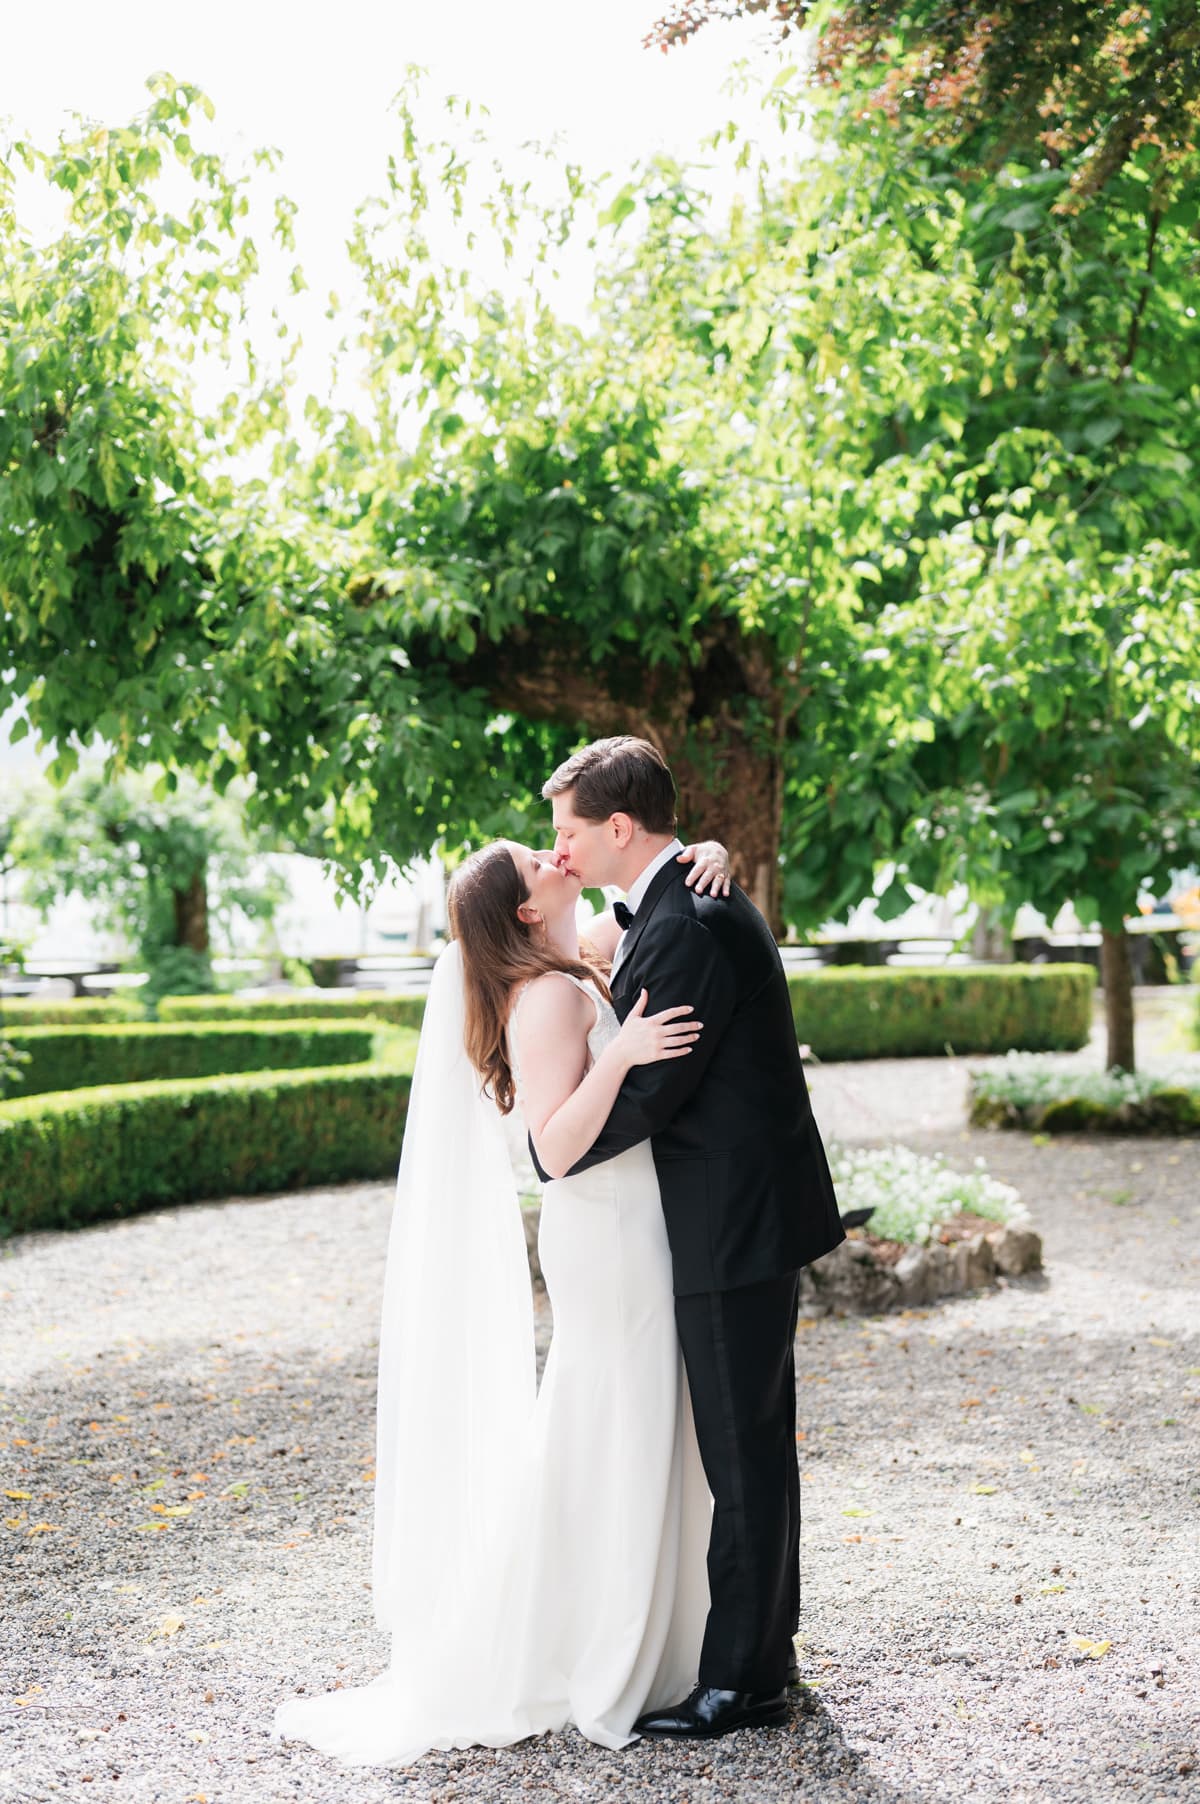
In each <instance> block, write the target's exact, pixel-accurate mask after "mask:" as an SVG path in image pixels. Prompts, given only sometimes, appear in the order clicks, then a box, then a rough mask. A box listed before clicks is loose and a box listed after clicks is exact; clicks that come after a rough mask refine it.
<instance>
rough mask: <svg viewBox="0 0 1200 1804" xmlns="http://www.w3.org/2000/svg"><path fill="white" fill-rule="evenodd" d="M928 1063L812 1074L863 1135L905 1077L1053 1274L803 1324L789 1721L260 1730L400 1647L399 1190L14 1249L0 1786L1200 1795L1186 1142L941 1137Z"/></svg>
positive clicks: (5, 1402)
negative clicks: (391, 1481) (631, 1736)
mask: <svg viewBox="0 0 1200 1804" xmlns="http://www.w3.org/2000/svg"><path fill="white" fill-rule="evenodd" d="M949 1063H950V1062H948V1061H932V1060H930V1061H924V1060H922V1061H911V1060H909V1061H904V1062H902V1063H900V1062H883V1063H879V1064H876V1065H853V1066H836V1067H832V1066H831V1067H827V1068H823V1069H821V1070H818V1071H817V1072H816V1073H815V1074H814V1081H813V1092H814V1098H815V1100H816V1106H817V1111H818V1115H819V1117H820V1119H821V1121H822V1124H823V1126H824V1127H825V1130H826V1132H827V1133H829V1132H833V1133H836V1134H838V1135H839V1136H840V1137H842V1138H847V1139H849V1138H859V1139H862V1140H870V1139H885V1138H887V1137H888V1136H889V1134H891V1133H893V1132H894V1131H895V1127H896V1123H897V1122H898V1121H899V1120H901V1119H904V1118H905V1110H906V1109H907V1117H906V1124H905V1137H906V1138H907V1139H908V1140H909V1142H910V1143H911V1144H913V1145H914V1146H917V1147H918V1148H919V1149H920V1150H922V1151H933V1150H940V1151H943V1152H944V1153H945V1154H946V1155H947V1158H948V1159H949V1160H950V1161H951V1162H952V1163H953V1162H956V1161H960V1160H964V1159H965V1160H968V1161H969V1160H971V1159H973V1158H974V1157H975V1156H976V1155H977V1154H980V1153H981V1154H982V1155H983V1156H984V1157H985V1158H986V1160H987V1163H988V1165H989V1168H990V1169H992V1170H993V1171H995V1173H996V1174H997V1175H998V1176H999V1177H1001V1178H1003V1179H1004V1180H1006V1181H1007V1182H1012V1183H1015V1184H1016V1185H1017V1186H1018V1188H1019V1189H1020V1190H1021V1192H1022V1194H1023V1196H1024V1197H1025V1199H1026V1201H1027V1202H1028V1203H1029V1205H1030V1207H1031V1209H1032V1211H1033V1214H1034V1218H1035V1222H1036V1224H1037V1225H1038V1227H1039V1228H1040V1229H1041V1231H1042V1233H1043V1235H1044V1237H1045V1253H1046V1273H1045V1275H1043V1276H1040V1277H1032V1278H1023V1279H1016V1280H1011V1281H1009V1282H1007V1283H1005V1284H1003V1285H1002V1286H1001V1287H1000V1288H999V1289H997V1290H995V1291H991V1292H988V1293H986V1294H984V1295H980V1296H976V1297H968V1298H964V1299H956V1300H954V1301H951V1302H947V1303H943V1304H940V1305H938V1306H936V1307H934V1308H931V1309H928V1310H919V1311H912V1312H908V1313H906V1314H901V1315H896V1316H887V1317H877V1318H872V1319H862V1318H856V1319H849V1320H838V1319H824V1320H815V1321H811V1322H807V1323H805V1324H804V1325H803V1326H802V1328H801V1332H800V1336H799V1342H798V1349H797V1352H798V1391H799V1424H800V1428H801V1434H802V1438H801V1440H800V1442H799V1445H798V1452H799V1455H800V1460H801V1471H802V1474H803V1489H802V1496H803V1500H804V1534H803V1574H804V1589H803V1610H802V1618H803V1620H802V1644H801V1648H800V1654H801V1671H802V1673H803V1675H804V1676H805V1678H806V1680H808V1682H809V1686H810V1689H809V1690H808V1691H807V1692H804V1693H801V1694H798V1695H797V1697H796V1699H795V1701H794V1704H793V1715H792V1720H791V1723H790V1725H789V1726H788V1728H787V1729H785V1730H781V1731H778V1732H774V1733H772V1732H759V1733H757V1734H751V1733H745V1734H740V1735H735V1736H732V1737H729V1738H727V1739H725V1740H723V1741H720V1742H717V1743H714V1744H711V1745H704V1744H694V1745H692V1746H690V1747H683V1748H669V1747H665V1746H663V1745H662V1744H639V1745H636V1746H634V1747H632V1748H630V1749H628V1750H626V1751H625V1752H623V1753H620V1754H612V1753H609V1752H607V1751H605V1750H602V1749H598V1748H595V1747H593V1746H591V1744H589V1743H588V1742H586V1741H584V1740H583V1739H582V1738H581V1737H580V1736H579V1735H577V1734H576V1733H574V1732H573V1731H568V1732H567V1733H565V1734H563V1735H560V1736H550V1737H544V1738H542V1739H540V1740H537V1741H534V1742H530V1743H525V1744H522V1745H521V1746H519V1747H517V1748H514V1749H508V1750H504V1751H501V1752H492V1751H485V1750H475V1751H472V1752H469V1753H466V1754H452V1755H430V1756H427V1757H426V1758H425V1759H424V1760H423V1761H421V1762H420V1763H419V1764H418V1765H417V1766H416V1767H413V1768H410V1769H408V1770H407V1771H403V1772H387V1771H378V1770H356V1771H354V1772H352V1773H351V1772H348V1771H347V1770H346V1769H344V1768H342V1767H340V1766H339V1765H337V1764H336V1763H335V1762H331V1761H328V1760H325V1759H324V1758H323V1757H321V1756H319V1755H317V1754H315V1753H313V1752H312V1751H311V1750H307V1749H305V1748H303V1747H300V1746H294V1745H291V1744H289V1745H287V1746H277V1745H275V1744H273V1743H272V1742H271V1740H270V1721H271V1713H272V1710H273V1708H274V1706H275V1704H276V1702H277V1701H278V1700H279V1699H280V1698H282V1697H283V1696H285V1695H287V1694H288V1692H290V1691H292V1690H295V1689H300V1688H303V1689H307V1690H313V1689H323V1688H325V1687H327V1686H329V1685H331V1684H333V1683H335V1682H337V1681H338V1680H340V1681H341V1682H342V1683H345V1684H354V1683H361V1682H362V1681H364V1680H365V1679H367V1678H369V1677H371V1676H373V1675H374V1674H375V1673H376V1672H377V1671H378V1670H379V1669H380V1667H381V1666H382V1664H383V1663H384V1660H385V1657H386V1649H385V1643H384V1640H383V1637H382V1636H380V1635H379V1634H378V1633H377V1632H376V1631H375V1629H374V1628H373V1626H372V1623H371V1615H370V1599H369V1595H368V1588H367V1582H368V1577H369V1558H370V1529H371V1463H372V1457H373V1442H374V1381H375V1359H376V1330H377V1311H378V1305H379V1294H380V1285H381V1280H382V1274H383V1261H384V1254H385V1250H386V1238H387V1236H386V1229H387V1220H388V1212H389V1209H390V1204H391V1187H390V1186H388V1185H345V1186H339V1187H337V1188H334V1189H327V1190H319V1191H306V1192H303V1193H301V1194H298V1195H289V1196H268V1197H263V1198H255V1199H245V1200H239V1199H235V1200H232V1201H228V1202H224V1203H219V1204H194V1205H192V1206H190V1207H188V1208H176V1209H167V1210H161V1211H156V1212H154V1213H151V1214H146V1215H142V1216H138V1217H135V1218H132V1219H130V1220H128V1221H123V1222H115V1223H111V1224H105V1225H103V1226H99V1227H93V1228H88V1229H84V1230H81V1231H78V1232H75V1233H70V1234H64V1233H46V1234H32V1235H25V1236H22V1237H19V1238H17V1239H15V1240H12V1241H9V1242H7V1243H4V1244H3V1245H0V1373H2V1374H3V1383H2V1386H0V1477H2V1483H0V1490H4V1491H6V1492H8V1493H10V1495H8V1496H6V1497H4V1498H3V1499H0V1503H2V1504H3V1511H2V1512H0V1550H2V1553H3V1558H4V1565H5V1578H4V1602H5V1609H4V1612H3V1618H2V1621H0V1799H4V1800H14V1801H16V1800H20V1804H42V1801H44V1800H50V1799H54V1800H62V1799H71V1800H74V1799H86V1800H89V1801H94V1800H96V1799H98V1798H102V1797H104V1796H117V1795H119V1796H120V1798H121V1800H122V1804H158V1801H159V1800H170V1801H171V1804H187V1801H188V1800H199V1799H200V1798H201V1797H203V1798H204V1799H206V1800H207V1801H208V1804H262V1801H263V1800H274V1799H298V1800H302V1801H303V1804H341V1801H343V1800H349V1799H353V1800H354V1801H355V1804H377V1801H380V1800H390V1799H397V1798H404V1799H411V1800H422V1801H423V1800H428V1801H429V1804H434V1801H435V1800H436V1801H437V1804H448V1801H450V1800H468V1799H486V1800H488V1801H489V1804H491V1801H494V1804H507V1801H508V1800H521V1804H538V1801H540V1800H543V1799H546V1800H549V1799H585V1800H587V1799H601V1798H606V1799H607V1798H612V1797H616V1798H619V1799H620V1798H628V1799H636V1798H646V1799H652V1800H654V1804H675V1801H679V1804H691V1801H693V1800H702V1799H703V1800H710V1799H722V1800H725V1799H729V1800H762V1801H763V1804H766V1801H767V1800H775V1799H777V1798H779V1797H780V1796H781V1795H784V1794H786V1795H788V1796H792V1797H795V1798H796V1799H797V1800H804V1799H808V1798H812V1799H817V1798H820V1799H822V1800H826V1801H831V1804H841V1801H843V1800H844V1801H845V1804H858V1801H860V1800H862V1801H866V1800H872V1801H879V1804H883V1801H885V1800H886V1801H888V1804H897V1801H900V1800H914V1801H916V1800H925V1799H931V1800H932V1799H960V1798H962V1797H963V1796H964V1795H967V1794H972V1795H973V1797H974V1798H975V1799H978V1800H982V1801H985V1804H990V1801H991V1800H1001V1799H1004V1800H1008V1799H1012V1800H1030V1801H1031V1804H1032V1801H1033V1800H1035V1799H1036V1800H1038V1804H1046V1801H1047V1800H1052V1801H1054V1804H1074V1801H1075V1800H1079V1801H1080V1804H1083V1801H1085V1800H1086V1801H1087V1804H1092V1801H1093V1800H1095V1799H1115V1798H1120V1799H1130V1800H1138V1801H1141V1800H1145V1804H1152V1801H1155V1800H1172V1801H1174V1800H1183V1799H1185V1798H1186V1799H1194V1798H1195V1797H1196V1795H1197V1773H1200V1755H1198V1751H1197V1744H1198V1738H1200V1724H1198V1712H1197V1700H1198V1699H1200V1649H1198V1646H1197V1641H1196V1638H1195V1634H1194V1626H1195V1624H1194V1609H1195V1601H1196V1589H1197V1579H1198V1576H1200V1575H1198V1561H1197V1528H1196V1492H1197V1478H1196V1457H1195V1455H1196V1422H1197V1400H1198V1397H1200V1382H1198V1380H1200V1337H1198V1334H1197V1320H1198V1312H1197V1307H1196V1297H1197V1279H1198V1278H1200V1233H1198V1232H1197V1230H1198V1228H1200V1185H1198V1184H1197V1176H1198V1175H1200V1173H1198V1169H1197V1168H1198V1166H1200V1157H1198V1155H1197V1150H1196V1146H1195V1144H1194V1143H1192V1144H1190V1145H1189V1144H1188V1143H1185V1142H1178V1141H1146V1140H1139V1141H1136V1142H1135V1141H1121V1140H1106V1141H1099V1140H1096V1141H1089V1140H1084V1139H1062V1140H1055V1141H1053V1142H1050V1143H1048V1144H1044V1145H1039V1144H1036V1143H1035V1142H1034V1141H1033V1140H1031V1139H1030V1138H1029V1137H1028V1136H1026V1135H1023V1134H1002V1133H986V1132H978V1131H969V1130H966V1129H964V1128H963V1127H962V1126H961V1122H962V1119H963V1117H962V1106H961V1099H962V1093H963V1083H964V1082H965V1080H963V1079H961V1077H960V1075H959V1073H958V1072H957V1071H956V1070H950V1069H948V1064H949ZM952 1063H953V1065H954V1066H955V1067H961V1064H962V1062H961V1061H953V1062H952ZM939 1086H940V1088H939ZM956 1086H957V1088H956ZM914 1097H917V1098H920V1103H921V1114H920V1116H919V1119H918V1121H917V1124H916V1128H917V1131H915V1132H914V1120H913V1098H914ZM939 1097H940V1102H939V1101H938V1098H939ZM549 1327H550V1324H549V1321H548V1318H547V1317H546V1315H545V1312H544V1311H543V1318H542V1321H541V1324H540V1338H541V1342H542V1345H543V1347H544V1345H545V1342H546V1339H547V1337H548V1333H549ZM13 1491H26V1492H29V1493H30V1496H29V1497H28V1498H20V1497H16V1498H14V1497H13V1496H11V1493H12V1492H13ZM170 1511H180V1512H185V1511H186V1513H179V1514H169V1513H168V1512H170ZM14 1523H15V1524H16V1526H12V1524H14ZM42 1524H48V1525H50V1526H47V1527H41V1526H39V1525H42ZM147 1524H154V1525H155V1526H153V1527H147V1526H145V1525H147ZM1081 1643H1085V1644H1090V1645H1091V1648H1092V1650H1093V1651H1092V1652H1091V1653H1090V1654H1089V1652H1088V1651H1087V1646H1086V1645H1081ZM1104 1643H1108V1644H1110V1645H1109V1646H1108V1647H1107V1648H1104V1646H1103V1644H1104Z"/></svg>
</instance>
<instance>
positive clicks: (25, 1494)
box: [4, 1491, 33, 1503]
mask: <svg viewBox="0 0 1200 1804" xmlns="http://www.w3.org/2000/svg"><path fill="white" fill-rule="evenodd" d="M4 1495H5V1496H6V1497H12V1498H13V1499H15V1501H16V1502H17V1503H27V1502H28V1501H29V1499H30V1498H31V1497H32V1496H33V1492H32V1491H5V1493H4Z"/></svg>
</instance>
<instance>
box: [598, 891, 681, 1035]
mask: <svg viewBox="0 0 1200 1804" xmlns="http://www.w3.org/2000/svg"><path fill="white" fill-rule="evenodd" d="M676 881H678V882H682V881H683V873H682V871H681V870H680V868H679V865H678V864H677V863H676V861H675V859H673V858H672V859H670V860H669V861H668V862H667V863H666V864H664V865H663V867H662V869H661V870H660V871H656V872H655V873H654V877H653V879H652V881H651V884H650V888H649V889H648V890H647V891H646V893H645V895H644V896H643V897H642V900H641V905H640V907H639V908H638V911H637V914H636V915H635V916H634V922H633V926H632V927H630V928H629V929H628V930H627V932H626V934H625V938H624V940H623V941H622V942H621V964H620V967H619V969H618V971H617V976H616V982H615V983H614V985H613V1001H614V1002H616V1001H617V1000H618V999H620V998H622V997H624V996H626V995H627V994H628V993H629V968H630V965H631V963H632V961H633V954H634V952H635V950H636V948H637V943H638V941H639V940H640V939H641V937H642V935H643V933H644V932H645V931H646V927H647V925H648V923H649V921H650V917H651V916H652V915H653V913H654V911H655V909H656V908H657V907H658V904H659V903H660V902H661V901H662V899H663V897H664V896H665V895H666V893H667V891H668V890H669V889H670V887H671V884H672V883H673V882H676Z"/></svg>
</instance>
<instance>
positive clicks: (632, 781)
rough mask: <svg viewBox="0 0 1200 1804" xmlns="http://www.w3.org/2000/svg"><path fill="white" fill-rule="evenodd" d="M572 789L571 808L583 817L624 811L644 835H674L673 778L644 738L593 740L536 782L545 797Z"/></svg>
mask: <svg viewBox="0 0 1200 1804" xmlns="http://www.w3.org/2000/svg"><path fill="white" fill-rule="evenodd" d="M568 790H573V791H574V795H575V803H574V806H575V812H576V814H578V815H581V816H582V818H583V819H584V820H585V821H606V820H607V819H608V817H609V815H610V814H628V815H630V816H632V818H633V819H634V820H635V821H637V822H638V823H639V825H640V826H642V827H644V828H645V830H646V832H647V833H674V831H675V779H674V778H673V777H672V775H671V773H670V771H669V769H668V768H667V761H666V759H665V758H664V757H663V755H662V753H661V752H659V751H657V750H656V749H655V747H654V746H652V745H651V744H650V742H649V740H646V739H634V738H633V737H632V736H631V735H630V734H628V733H621V734H618V736H617V737H616V738H615V739H594V740H593V741H592V743H591V745H585V746H584V747H583V748H582V750H580V751H578V752H574V753H573V754H572V755H571V757H569V758H568V759H567V760H566V762H565V763H564V764H560V765H559V767H558V769H557V770H556V771H555V773H554V775H553V776H552V777H551V778H550V779H549V781H548V782H546V783H543V785H542V794H543V796H544V797H545V798H546V800H547V801H549V800H550V798H551V796H561V795H566V793H567V792H568Z"/></svg>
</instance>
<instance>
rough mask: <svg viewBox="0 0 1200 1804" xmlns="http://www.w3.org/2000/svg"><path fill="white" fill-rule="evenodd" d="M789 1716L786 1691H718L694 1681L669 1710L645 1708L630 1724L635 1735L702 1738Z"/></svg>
mask: <svg viewBox="0 0 1200 1804" xmlns="http://www.w3.org/2000/svg"><path fill="white" fill-rule="evenodd" d="M787 1719H788V1701H787V1692H786V1690H784V1691H719V1690H718V1689H717V1688H716V1686H714V1685H697V1687H696V1689H695V1691H693V1692H692V1694H691V1696H690V1697H687V1698H685V1699H684V1700H683V1703H682V1704H676V1705H674V1706H673V1707H672V1708H671V1709H668V1710H648V1711H647V1712H646V1714H645V1716H639V1717H638V1719H637V1721H636V1723H634V1725H633V1727H634V1730H635V1732H636V1733H637V1734H638V1735H648V1736H650V1737H652V1738H653V1737H657V1739H658V1740H660V1741H682V1740H684V1739H685V1738H686V1737H689V1736H691V1737H694V1738H696V1739H698V1740H701V1741H706V1740H710V1739H712V1738H713V1737H714V1736H717V1735H729V1734H731V1733H732V1731H733V1730H734V1729H774V1728H778V1726H779V1724H780V1723H786V1721H787Z"/></svg>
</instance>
